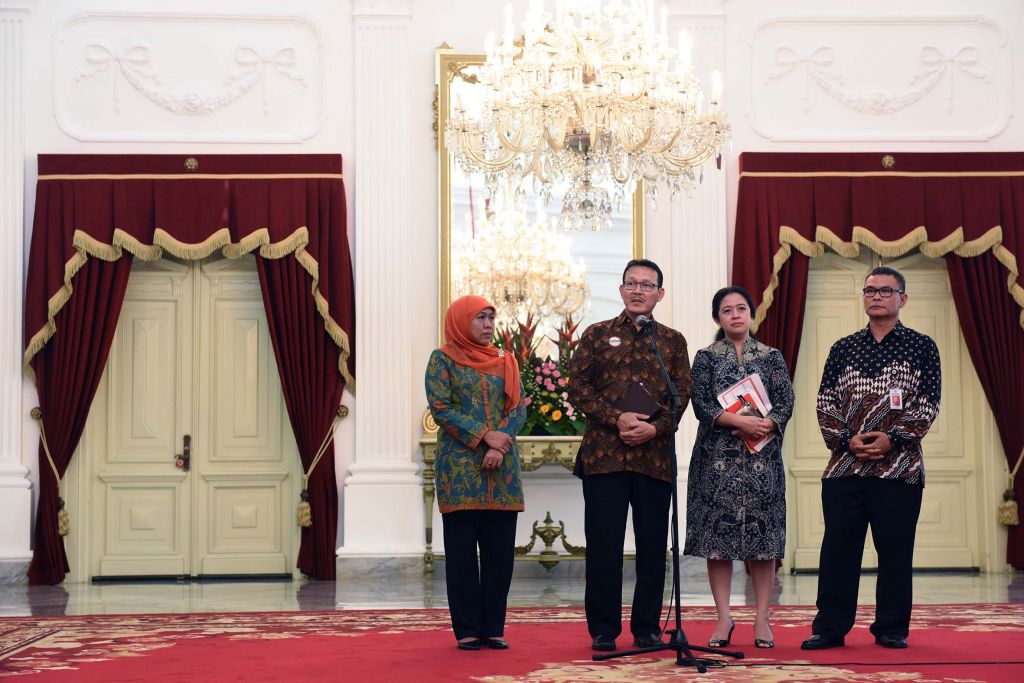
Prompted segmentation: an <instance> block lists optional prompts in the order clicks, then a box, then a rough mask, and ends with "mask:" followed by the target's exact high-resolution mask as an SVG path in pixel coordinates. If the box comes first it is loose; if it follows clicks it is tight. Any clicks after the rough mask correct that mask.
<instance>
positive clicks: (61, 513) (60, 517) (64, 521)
mask: <svg viewBox="0 0 1024 683" xmlns="http://www.w3.org/2000/svg"><path fill="white" fill-rule="evenodd" d="M29 415H31V416H32V419H33V420H35V421H36V422H37V423H39V440H40V441H41V442H42V444H43V452H44V453H46V459H47V460H48V461H49V463H50V469H51V470H53V478H54V480H55V481H56V482H57V531H58V532H60V535H61V536H67V535H68V534H70V533H71V516H70V515H69V514H68V509H67V506H66V505H65V504H64V498H63V497H62V496H61V491H60V472H58V471H57V464H56V463H55V462H53V456H52V455H50V444H48V443H46V429H45V428H44V427H43V411H42V410H40V408H39V406H36V407H35V408H33V409H32V410H31V411H30V412H29Z"/></svg>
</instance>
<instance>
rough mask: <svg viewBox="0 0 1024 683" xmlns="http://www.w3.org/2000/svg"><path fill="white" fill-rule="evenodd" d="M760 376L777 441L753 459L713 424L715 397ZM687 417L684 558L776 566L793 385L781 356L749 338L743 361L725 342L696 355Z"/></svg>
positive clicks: (717, 411)
mask: <svg viewBox="0 0 1024 683" xmlns="http://www.w3.org/2000/svg"><path fill="white" fill-rule="evenodd" d="M755 372H756V373H760V375H761V380H762V381H763V383H764V386H765V389H766V390H767V392H768V397H769V399H770V400H771V403H772V409H771V411H770V412H769V413H768V415H767V416H766V417H769V418H771V419H772V420H774V422H775V424H777V425H778V432H777V433H776V438H774V439H772V441H771V442H770V443H768V444H767V445H766V446H765V447H764V449H763V450H762V451H761V452H760V453H758V454H753V453H750V452H749V451H748V450H747V447H746V446H745V445H744V443H743V441H741V440H740V439H739V438H737V437H735V436H733V435H732V429H731V428H729V427H721V426H718V425H716V424H715V419H716V418H717V417H718V416H719V415H721V414H722V412H723V410H724V409H723V408H722V406H721V405H720V404H719V402H718V395H719V394H720V393H721V392H723V391H725V390H726V389H728V388H729V387H731V386H732V385H733V384H735V383H736V382H738V381H739V380H741V379H742V378H743V377H747V376H749V375H752V374H754V373H755ZM692 405H693V412H694V415H695V416H696V417H697V419H698V420H699V421H700V428H699V430H698V431H697V441H696V443H695V444H694V446H693V457H692V458H691V459H690V476H689V481H688V483H687V495H686V546H685V548H684V551H683V552H684V553H685V554H687V555H696V556H698V557H706V558H708V559H713V560H773V559H782V556H783V555H784V554H785V551H786V475H785V470H784V468H783V464H782V434H783V433H784V432H785V429H786V423H787V422H788V421H789V417H790V415H791V414H792V412H793V385H792V383H791V382H790V379H789V373H788V372H787V371H786V361H785V360H784V359H783V358H782V354H781V353H780V352H779V351H778V350H777V349H773V348H772V347H770V346H766V345H764V344H762V343H760V342H758V341H757V340H755V339H748V340H747V341H746V343H745V344H744V346H743V362H742V364H741V363H740V362H739V359H738V358H737V355H736V347H735V346H734V345H733V343H732V342H730V341H728V340H719V341H716V342H715V343H714V344H712V345H711V346H709V347H707V348H706V349H701V350H700V351H698V352H697V356H696V357H695V358H694V361H693V400H692Z"/></svg>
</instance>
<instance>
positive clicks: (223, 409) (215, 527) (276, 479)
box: [196, 258, 300, 575]
mask: <svg viewBox="0 0 1024 683" xmlns="http://www.w3.org/2000/svg"><path fill="white" fill-rule="evenodd" d="M200 280H201V288H202V294H201V296H200V306H199V308H200V315H201V320H202V326H203V327H205V328H206V329H207V330H208V333H204V334H201V335H200V337H199V339H200V357H201V358H203V359H204V360H203V361H202V362H201V363H200V364H199V373H200V374H199V393H198V395H197V401H198V407H199V415H200V417H199V422H200V426H201V433H202V434H203V435H204V436H203V440H202V443H203V446H204V447H203V449H202V455H201V456H200V458H199V461H198V466H199V467H200V469H201V472H202V476H201V477H200V478H198V479H197V481H196V484H197V486H198V487H199V489H198V491H197V500H196V503H197V505H196V513H197V515H198V516H199V518H201V519H208V520H209V523H208V524H205V525H201V526H199V527H197V529H196V541H197V542H196V549H197V564H196V570H197V572H198V573H199V574H202V575H208V574H225V573H227V574H237V573H249V574H281V573H288V572H290V571H291V568H290V567H291V565H292V564H294V563H293V562H292V561H291V560H290V558H291V557H292V548H293V547H294V543H293V540H294V539H293V536H294V533H295V529H296V526H295V523H294V519H293V517H294V515H293V514H292V506H293V505H294V501H296V500H298V485H297V482H296V480H297V479H298V478H299V476H300V475H299V474H298V473H297V472H294V473H293V472H292V470H293V469H296V463H297V462H298V455H297V454H296V452H295V447H294V442H295V440H294V438H293V437H292V433H291V429H290V425H289V424H288V421H287V419H285V413H284V400H283V397H282V394H281V389H280V380H279V378H278V373H277V363H276V360H275V358H274V349H273V346H272V345H271V342H270V335H269V332H268V330H267V321H266V314H265V313H264V310H263V299H262V294H261V292H260V285H259V278H258V276H257V273H256V269H255V262H254V260H253V259H252V258H248V259H239V260H236V261H215V262H211V263H207V264H204V265H203V266H202V268H201V277H200ZM286 520H287V522H290V523H286Z"/></svg>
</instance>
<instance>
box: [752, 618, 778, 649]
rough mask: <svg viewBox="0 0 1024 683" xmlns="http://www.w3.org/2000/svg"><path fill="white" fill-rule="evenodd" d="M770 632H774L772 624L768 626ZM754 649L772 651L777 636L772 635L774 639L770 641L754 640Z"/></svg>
mask: <svg viewBox="0 0 1024 683" xmlns="http://www.w3.org/2000/svg"><path fill="white" fill-rule="evenodd" d="M768 630H769V631H771V630H772V626H771V624H768ZM754 647H759V648H761V649H762V650H770V649H771V648H773V647H775V634H774V633H772V637H771V638H770V639H768V640H765V639H764V638H754Z"/></svg>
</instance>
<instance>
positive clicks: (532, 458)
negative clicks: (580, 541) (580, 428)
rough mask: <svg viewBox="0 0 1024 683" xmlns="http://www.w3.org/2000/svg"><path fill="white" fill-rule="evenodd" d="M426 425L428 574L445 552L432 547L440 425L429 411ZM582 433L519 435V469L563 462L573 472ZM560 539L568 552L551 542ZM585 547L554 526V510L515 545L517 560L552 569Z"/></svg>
mask: <svg viewBox="0 0 1024 683" xmlns="http://www.w3.org/2000/svg"><path fill="white" fill-rule="evenodd" d="M423 426H424V429H425V433H424V435H423V438H421V439H420V447H421V448H422V449H423V519H424V520H425V529H424V538H425V539H426V552H424V553H423V564H424V567H423V570H424V573H425V574H428V575H429V574H433V572H434V560H439V559H444V556H443V555H435V554H434V547H433V539H434V497H435V493H434V474H435V472H434V463H435V462H436V461H437V425H436V424H434V422H433V419H430V413H429V412H428V413H427V414H426V415H425V416H424V420H423ZM581 440H582V437H579V436H520V437H517V438H516V441H517V442H518V444H519V457H520V469H521V470H522V471H523V472H532V471H534V470H536V469H538V468H540V467H541V466H542V465H549V464H550V465H561V466H562V467H564V468H565V469H566V470H567V471H569V472H572V470H573V466H574V465H575V463H576V451H578V450H579V447H580V441H581ZM538 538H539V539H541V540H542V541H543V542H544V545H545V548H544V550H543V551H541V552H540V553H539V554H536V555H531V554H529V553H530V551H531V549H532V548H533V546H534V544H535V543H536V541H537V539H538ZM558 538H561V539H562V545H563V546H564V547H565V549H566V550H567V551H568V554H561V553H558V552H555V551H554V550H553V548H552V545H553V543H554V541H555V540H557V539H558ZM585 554H586V549H585V548H584V547H582V546H575V545H570V544H569V543H568V542H567V541H566V540H565V529H564V528H560V527H555V526H554V525H553V522H552V520H551V513H548V516H547V518H546V519H545V521H544V524H543V525H542V526H538V524H537V523H536V522H534V525H533V533H532V534H531V536H530V541H529V542H528V543H527V544H526V545H523V546H517V547H516V559H517V560H536V561H538V562H540V563H541V564H543V565H544V566H545V567H547V568H548V569H550V568H551V567H553V566H554V565H556V564H558V562H559V561H560V560H570V559H574V560H578V559H582V558H583V557H585Z"/></svg>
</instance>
